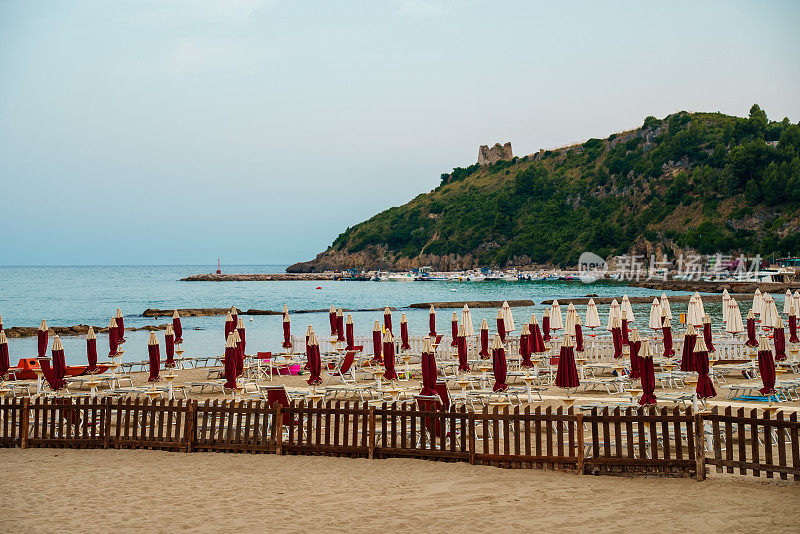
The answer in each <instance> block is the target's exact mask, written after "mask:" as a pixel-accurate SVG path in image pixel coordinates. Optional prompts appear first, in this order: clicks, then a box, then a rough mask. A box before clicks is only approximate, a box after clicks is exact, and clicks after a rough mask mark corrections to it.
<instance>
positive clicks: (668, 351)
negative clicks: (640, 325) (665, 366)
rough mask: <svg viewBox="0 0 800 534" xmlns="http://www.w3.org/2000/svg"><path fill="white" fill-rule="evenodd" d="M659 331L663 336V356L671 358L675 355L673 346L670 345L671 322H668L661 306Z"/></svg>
mask: <svg viewBox="0 0 800 534" xmlns="http://www.w3.org/2000/svg"><path fill="white" fill-rule="evenodd" d="M661 324H662V325H663V326H662V327H661V333H662V336H663V338H664V358H671V357H672V356H675V348H674V347H673V346H672V323H670V320H669V317H668V316H667V315H666V313H664V311H663V308H662V315H661Z"/></svg>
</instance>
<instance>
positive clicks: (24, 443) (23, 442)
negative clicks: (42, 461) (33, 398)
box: [19, 397, 30, 449]
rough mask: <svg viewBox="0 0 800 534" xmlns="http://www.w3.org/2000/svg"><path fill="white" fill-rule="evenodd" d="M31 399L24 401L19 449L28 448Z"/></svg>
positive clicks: (24, 399) (25, 398) (27, 398)
mask: <svg viewBox="0 0 800 534" xmlns="http://www.w3.org/2000/svg"><path fill="white" fill-rule="evenodd" d="M29 404H30V397H23V399H22V414H21V415H22V418H21V420H20V422H19V434H20V436H19V448H20V449H27V448H28V427H29V426H30V411H29Z"/></svg>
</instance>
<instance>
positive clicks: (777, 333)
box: [772, 317, 786, 362]
mask: <svg viewBox="0 0 800 534" xmlns="http://www.w3.org/2000/svg"><path fill="white" fill-rule="evenodd" d="M772 341H773V343H774V345H775V361H776V362H782V361H783V360H785V359H786V332H785V331H784V330H783V319H781V318H780V317H778V318H776V319H775V328H774V329H773V331H772Z"/></svg>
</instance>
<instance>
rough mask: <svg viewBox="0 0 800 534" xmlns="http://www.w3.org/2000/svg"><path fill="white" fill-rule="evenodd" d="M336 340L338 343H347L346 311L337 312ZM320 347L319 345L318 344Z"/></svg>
mask: <svg viewBox="0 0 800 534" xmlns="http://www.w3.org/2000/svg"><path fill="white" fill-rule="evenodd" d="M336 339H337V340H338V341H345V336H344V311H343V310H342V309H341V308H339V309H338V310H336ZM317 346H319V344H317Z"/></svg>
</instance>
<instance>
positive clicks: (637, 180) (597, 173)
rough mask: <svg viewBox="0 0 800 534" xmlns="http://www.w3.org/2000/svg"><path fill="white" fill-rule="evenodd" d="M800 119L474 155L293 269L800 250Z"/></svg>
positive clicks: (710, 121) (709, 116) (696, 117)
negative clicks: (471, 161) (522, 153)
mask: <svg viewBox="0 0 800 534" xmlns="http://www.w3.org/2000/svg"><path fill="white" fill-rule="evenodd" d="M799 216H800V126H798V125H797V124H791V123H790V122H789V120H788V119H784V120H783V121H780V122H775V121H769V120H768V118H767V115H766V113H765V112H764V111H762V110H761V109H760V108H759V107H758V106H757V105H754V106H753V107H752V108H751V110H750V115H749V117H748V118H739V117H732V116H727V115H723V114H719V113H687V112H680V113H675V114H673V115H669V116H667V117H666V118H664V119H663V120H659V119H656V118H655V117H647V118H646V119H645V121H644V124H643V125H642V127H641V128H637V129H636V130H632V131H629V132H624V133H620V134H613V135H611V136H609V137H608V138H606V139H589V140H588V141H587V142H585V143H583V144H581V145H575V146H571V147H566V148H562V149H558V150H552V151H542V152H538V153H536V154H533V155H530V156H526V157H523V158H514V160H513V161H501V162H498V163H495V164H492V165H485V166H478V165H471V166H469V167H466V168H456V169H454V170H453V172H451V173H448V174H443V175H442V177H441V184H440V185H439V186H438V187H437V188H436V189H434V190H433V191H432V192H430V193H426V194H422V195H419V196H418V197H416V198H415V199H413V200H412V201H411V202H409V203H407V204H405V205H403V206H400V207H395V208H391V209H388V210H386V211H383V212H381V213H379V214H377V215H375V216H374V217H372V218H371V219H369V220H367V221H365V222H363V223H360V224H358V225H356V226H354V227H352V228H348V229H347V230H346V231H344V232H343V233H342V234H341V235H339V237H337V238H336V240H335V241H334V242H333V244H332V245H331V247H329V249H328V250H327V251H325V252H323V253H322V254H320V255H319V256H317V258H316V259H315V260H313V261H312V262H307V263H302V264H297V265H295V266H292V268H291V269H292V270H295V271H303V270H321V269H323V268H349V267H362V268H363V267H367V268H371V267H386V266H387V264H389V265H391V266H402V267H409V266H419V265H428V264H434V265H435V264H436V263H437V260H439V259H442V258H448V259H449V260H448V261H449V262H450V263H453V262H454V263H455V264H459V263H460V264H461V265H459V266H460V267H465V266H489V265H496V266H501V267H502V266H506V265H523V264H526V263H535V264H547V263H552V264H557V265H574V264H575V263H576V262H577V259H578V256H579V255H580V253H581V252H583V251H585V250H589V251H593V252H596V253H598V254H600V255H601V256H604V257H608V256H612V255H618V254H623V253H626V252H629V251H631V250H632V249H635V248H636V247H639V248H645V249H647V250H648V251H649V250H651V249H654V250H663V251H665V252H667V253H670V251H672V252H674V251H675V250H677V249H688V248H691V249H694V250H699V251H700V252H702V253H704V254H707V253H716V252H722V253H739V252H742V253H745V254H756V253H761V254H763V255H766V254H772V253H773V252H774V253H776V254H791V253H794V254H797V253H800V219H799ZM371 264H373V265H371Z"/></svg>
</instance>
